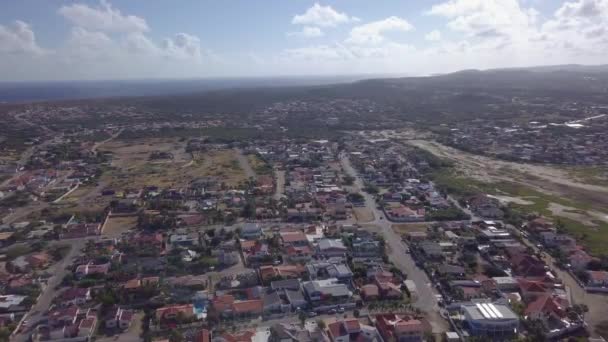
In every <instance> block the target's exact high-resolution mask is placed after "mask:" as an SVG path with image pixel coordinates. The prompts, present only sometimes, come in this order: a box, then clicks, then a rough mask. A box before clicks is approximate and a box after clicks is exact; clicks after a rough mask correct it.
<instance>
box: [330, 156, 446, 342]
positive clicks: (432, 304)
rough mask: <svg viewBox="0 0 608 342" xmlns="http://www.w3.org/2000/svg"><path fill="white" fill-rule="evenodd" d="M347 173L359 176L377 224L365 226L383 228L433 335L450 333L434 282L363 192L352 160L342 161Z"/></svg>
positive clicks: (391, 252)
mask: <svg viewBox="0 0 608 342" xmlns="http://www.w3.org/2000/svg"><path fill="white" fill-rule="evenodd" d="M340 162H341V163H342V167H343V168H344V171H345V172H346V173H347V174H349V175H350V176H352V177H355V183H354V186H355V187H356V188H357V189H358V190H359V192H360V193H361V194H363V196H364V197H365V205H366V206H367V208H368V209H369V210H371V211H372V212H373V214H374V217H375V219H374V221H372V222H369V223H366V224H365V225H374V226H378V227H380V228H381V232H382V235H383V236H384V240H385V241H386V244H387V246H388V255H389V259H390V260H391V261H392V262H393V263H394V264H395V266H396V267H397V268H399V269H400V270H401V271H402V272H404V273H405V274H407V278H408V279H411V280H413V281H414V283H415V284H416V288H417V290H418V300H416V302H415V303H413V305H414V307H416V308H418V309H420V310H421V311H423V312H425V313H426V314H427V318H428V319H429V321H430V322H431V325H432V327H433V333H442V332H445V331H448V329H449V325H448V323H447V322H446V321H445V320H444V319H443V318H442V317H441V316H440V315H439V306H438V305H437V298H436V297H435V295H436V294H437V292H436V291H435V290H434V288H433V287H432V286H430V280H429V278H428V276H427V275H426V273H425V272H424V271H423V270H421V269H420V268H418V267H417V266H416V263H415V262H414V260H413V259H412V257H411V256H410V254H408V253H406V250H407V246H406V245H405V243H403V241H402V239H401V236H400V235H399V234H397V233H396V232H395V231H394V230H393V229H392V224H391V223H390V221H387V220H386V219H385V218H384V213H383V212H382V211H380V210H378V209H377V208H376V202H375V200H374V198H373V197H372V196H371V195H370V194H368V193H366V192H363V191H362V189H363V187H364V185H363V181H362V180H361V178H360V177H359V176H358V175H357V172H356V171H355V169H354V168H353V167H352V165H351V163H350V160H349V159H348V158H347V157H342V158H341V159H340Z"/></svg>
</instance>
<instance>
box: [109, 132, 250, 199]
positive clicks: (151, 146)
mask: <svg viewBox="0 0 608 342" xmlns="http://www.w3.org/2000/svg"><path fill="white" fill-rule="evenodd" d="M184 144H185V143H184V142H180V141H179V140H178V139H131V140H127V141H122V140H115V141H112V142H110V143H107V144H105V145H103V147H101V148H100V150H101V151H111V152H112V153H113V158H112V169H111V170H110V171H107V172H106V173H104V175H103V176H102V177H101V181H100V182H103V183H105V184H107V186H108V187H110V188H113V189H124V188H142V187H144V186H152V185H154V186H159V187H161V188H166V187H185V186H187V185H188V184H189V183H190V182H191V181H192V180H193V179H196V178H199V177H216V178H217V180H218V182H220V183H224V184H225V185H226V186H228V187H236V186H238V185H239V184H240V183H241V182H242V181H244V180H245V179H246V176H245V173H244V171H243V170H242V168H241V167H240V165H239V162H238V159H237V155H236V153H238V152H236V151H234V150H231V149H226V150H214V151H209V152H204V153H195V154H193V155H191V154H189V153H185V145H184ZM153 153H156V154H158V153H165V154H168V155H171V156H172V158H166V159H151V158H150V156H151V155H152V154H153Z"/></svg>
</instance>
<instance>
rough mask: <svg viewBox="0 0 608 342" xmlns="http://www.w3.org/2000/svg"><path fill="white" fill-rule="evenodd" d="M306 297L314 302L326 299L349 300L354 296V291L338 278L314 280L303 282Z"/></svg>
mask: <svg viewBox="0 0 608 342" xmlns="http://www.w3.org/2000/svg"><path fill="white" fill-rule="evenodd" d="M302 288H303V289H304V293H305V294H306V297H307V298H308V299H309V300H310V301H311V302H312V303H319V302H321V303H323V302H325V301H328V300H329V301H331V300H334V301H347V300H349V299H350V298H351V297H352V295H353V294H352V292H351V291H350V290H349V289H348V287H347V286H346V285H344V284H341V283H339V281H338V279H336V278H330V279H326V280H313V281H307V282H304V283H302Z"/></svg>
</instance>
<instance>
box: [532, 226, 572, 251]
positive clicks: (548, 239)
mask: <svg viewBox="0 0 608 342" xmlns="http://www.w3.org/2000/svg"><path fill="white" fill-rule="evenodd" d="M540 236H541V240H542V241H543V244H544V245H545V246H547V247H551V248H559V249H560V250H562V251H564V252H571V251H573V250H575V249H576V240H575V239H574V238H573V237H571V236H570V235H566V234H556V233H554V232H552V231H549V232H543V233H540Z"/></svg>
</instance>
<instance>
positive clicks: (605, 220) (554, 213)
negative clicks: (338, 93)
mask: <svg viewBox="0 0 608 342" xmlns="http://www.w3.org/2000/svg"><path fill="white" fill-rule="evenodd" d="M409 143H410V144H412V145H414V146H417V147H420V148H423V149H425V150H427V151H429V152H431V153H433V154H435V155H436V156H438V157H441V158H444V159H447V160H450V161H452V162H453V163H454V169H453V170H451V171H450V172H442V173H439V174H437V175H436V181H437V182H438V183H440V184H442V185H444V186H446V187H448V188H451V190H452V192H456V193H458V192H460V193H466V192H468V191H471V190H478V191H483V192H486V193H488V194H492V195H495V196H496V197H498V198H499V199H501V200H503V201H504V202H508V203H509V204H510V206H511V207H512V208H513V209H515V210H518V211H520V212H535V213H538V214H542V215H544V216H547V217H550V218H553V219H555V220H558V219H559V220H560V221H561V222H562V223H564V226H565V228H566V229H567V230H568V231H569V232H570V233H571V234H573V235H574V236H576V237H577V238H578V239H579V240H580V241H581V243H582V244H583V245H585V246H586V247H587V248H588V249H589V251H590V252H592V253H593V254H596V255H600V254H607V253H608V250H606V246H608V187H606V186H604V185H602V182H600V181H598V182H594V181H591V180H590V179H594V178H590V177H602V176H603V175H604V172H603V171H601V169H597V168H595V169H593V171H589V170H588V171H581V170H584V169H582V168H579V169H576V170H578V171H577V172H574V171H573V170H574V169H572V168H570V169H563V168H559V167H554V166H547V165H536V164H523V163H515V162H507V161H502V160H496V159H492V158H489V157H484V156H478V155H473V154H469V153H466V152H462V151H459V150H456V149H454V148H451V147H447V146H444V145H441V144H438V143H436V142H431V141H422V140H414V141H409ZM581 173H582V174H583V175H586V178H585V177H583V176H581ZM583 178H584V179H585V181H582V180H581V179H583Z"/></svg>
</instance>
